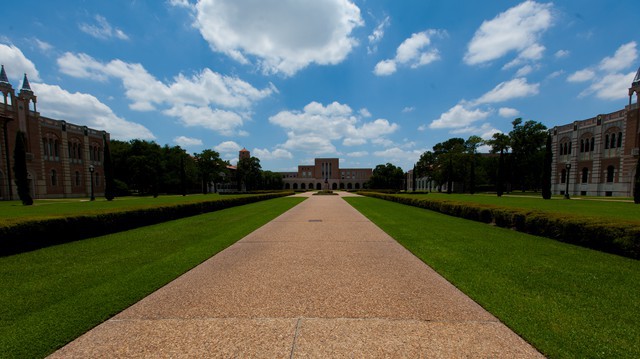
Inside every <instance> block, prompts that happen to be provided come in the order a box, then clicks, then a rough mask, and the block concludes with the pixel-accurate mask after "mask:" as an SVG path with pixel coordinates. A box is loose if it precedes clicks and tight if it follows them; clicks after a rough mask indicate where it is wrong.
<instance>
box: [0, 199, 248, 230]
mask: <svg viewBox="0 0 640 359" xmlns="http://www.w3.org/2000/svg"><path fill="white" fill-rule="evenodd" d="M240 196H251V195H250V194H249V195H248V194H242V195H219V194H214V193H210V194H191V195H188V196H181V195H161V196H158V197H156V198H154V197H151V196H148V197H147V196H144V197H139V196H127V197H117V198H115V199H114V200H112V201H107V200H106V199H104V198H103V197H96V200H95V201H89V199H88V198H65V199H37V200H34V202H33V205H31V206H24V205H22V202H20V201H0V225H2V224H6V223H11V222H15V221H20V220H23V219H26V218H28V219H37V218H56V217H66V216H70V215H80V214H88V215H91V214H99V213H107V212H111V211H118V210H121V209H131V210H133V209H140V208H152V207H157V206H169V205H174V204H185V203H197V202H206V201H213V200H216V199H221V198H234V197H240Z"/></svg>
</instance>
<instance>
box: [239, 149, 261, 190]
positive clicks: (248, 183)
mask: <svg viewBox="0 0 640 359" xmlns="http://www.w3.org/2000/svg"><path fill="white" fill-rule="evenodd" d="M236 167H237V175H238V184H239V185H240V186H241V188H240V189H242V186H244V189H246V190H247V191H253V190H255V189H258V187H259V185H260V183H261V181H262V166H261V165H260V160H259V159H258V158H256V157H253V156H252V157H249V158H242V159H240V160H239V161H238V164H237V165H236Z"/></svg>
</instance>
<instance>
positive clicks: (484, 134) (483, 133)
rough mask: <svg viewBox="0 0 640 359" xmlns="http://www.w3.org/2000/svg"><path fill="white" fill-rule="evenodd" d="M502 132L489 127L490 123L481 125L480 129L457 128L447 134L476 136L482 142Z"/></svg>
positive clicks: (469, 127)
mask: <svg viewBox="0 0 640 359" xmlns="http://www.w3.org/2000/svg"><path fill="white" fill-rule="evenodd" d="M500 132H502V131H500V130H498V129H496V128H494V127H493V126H491V124H490V123H483V124H482V125H481V126H480V127H478V126H467V127H463V128H457V129H454V130H452V131H450V132H449V133H451V134H454V135H463V134H464V135H469V136H471V135H476V136H480V138H482V139H483V140H488V139H490V138H491V137H492V136H493V134H494V133H500Z"/></svg>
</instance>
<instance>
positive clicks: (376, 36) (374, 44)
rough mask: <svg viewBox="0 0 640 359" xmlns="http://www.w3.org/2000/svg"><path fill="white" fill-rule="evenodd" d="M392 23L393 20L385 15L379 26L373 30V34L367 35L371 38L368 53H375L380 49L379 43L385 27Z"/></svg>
mask: <svg viewBox="0 0 640 359" xmlns="http://www.w3.org/2000/svg"><path fill="white" fill-rule="evenodd" d="M390 24H391V21H390V19H389V16H387V17H385V18H384V19H383V20H382V21H381V22H380V23H379V24H378V26H376V28H375V29H373V32H372V33H371V35H369V36H368V37H367V38H368V39H369V45H368V46H367V53H368V54H373V53H375V52H376V51H378V43H379V42H380V40H382V38H383V37H384V30H385V28H387V27H389V25H390Z"/></svg>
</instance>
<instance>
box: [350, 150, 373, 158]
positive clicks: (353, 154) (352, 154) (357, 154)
mask: <svg viewBox="0 0 640 359" xmlns="http://www.w3.org/2000/svg"><path fill="white" fill-rule="evenodd" d="M347 156H349V157H355V158H359V157H365V156H369V152H367V151H355V152H349V153H347Z"/></svg>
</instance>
